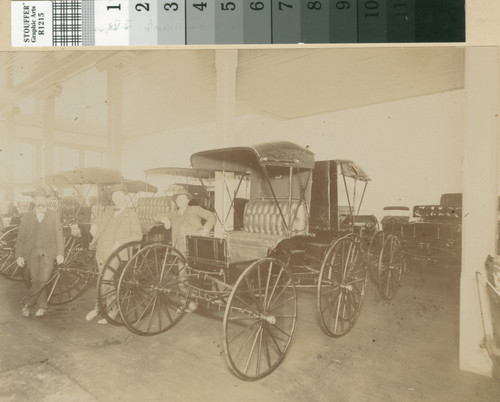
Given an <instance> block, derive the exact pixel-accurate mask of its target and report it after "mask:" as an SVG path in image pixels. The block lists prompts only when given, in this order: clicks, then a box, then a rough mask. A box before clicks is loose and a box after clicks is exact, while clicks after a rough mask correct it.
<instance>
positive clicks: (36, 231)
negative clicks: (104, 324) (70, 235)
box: [16, 188, 64, 317]
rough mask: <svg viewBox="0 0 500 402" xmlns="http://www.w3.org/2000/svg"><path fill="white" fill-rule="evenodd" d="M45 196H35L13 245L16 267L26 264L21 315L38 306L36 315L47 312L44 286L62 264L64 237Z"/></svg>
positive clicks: (41, 194) (40, 194)
mask: <svg viewBox="0 0 500 402" xmlns="http://www.w3.org/2000/svg"><path fill="white" fill-rule="evenodd" d="M46 203H47V195H46V193H45V191H44V189H43V188H42V189H39V190H37V192H36V194H35V208H34V209H33V210H32V211H30V212H28V213H26V214H25V215H24V216H23V218H22V220H21V225H20V227H19V232H18V234H17V242H16V259H17V264H18V265H20V266H21V267H23V266H24V265H25V264H28V269H29V272H30V275H31V288H30V289H29V290H28V292H27V294H26V296H25V297H24V299H23V309H22V314H23V316H25V317H28V316H29V315H30V307H35V306H36V305H38V310H37V311H36V313H35V316H37V317H41V316H44V315H45V314H46V313H47V307H48V306H47V292H46V289H45V285H46V283H47V281H48V280H49V279H50V275H51V274H52V271H53V269H54V259H55V260H56V261H57V264H62V263H63V261H64V237H63V230H62V225H61V221H60V219H59V215H58V214H57V213H56V212H54V211H50V210H48V209H47V208H46Z"/></svg>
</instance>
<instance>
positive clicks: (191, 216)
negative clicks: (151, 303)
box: [157, 184, 215, 312]
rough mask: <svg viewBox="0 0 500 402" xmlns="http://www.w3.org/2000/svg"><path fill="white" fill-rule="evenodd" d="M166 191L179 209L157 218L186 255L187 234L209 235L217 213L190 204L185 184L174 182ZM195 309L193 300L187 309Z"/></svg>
mask: <svg viewBox="0 0 500 402" xmlns="http://www.w3.org/2000/svg"><path fill="white" fill-rule="evenodd" d="M166 193H167V196H171V197H173V198H174V201H175V204H176V206H177V209H176V210H175V211H173V212H171V213H169V214H168V215H166V216H163V217H158V218H157V220H158V221H159V222H161V223H163V225H164V226H165V229H167V230H168V229H170V228H171V229H172V245H173V246H174V247H175V248H176V249H177V250H179V251H180V252H181V253H182V255H184V256H186V251H187V250H186V249H187V247H186V236H187V235H201V236H206V235H208V234H209V233H210V231H211V230H212V229H213V227H214V225H215V214H214V213H213V212H210V211H208V210H206V209H204V208H202V207H199V206H192V205H189V201H190V200H191V194H190V193H189V192H188V191H187V189H186V188H185V187H184V186H181V185H178V184H174V185H173V186H171V187H170V188H169V189H167V191H166ZM203 222H204V223H203ZM181 274H182V273H181ZM195 309H196V303H195V302H191V303H190V305H189V306H188V308H187V309H186V311H187V312H192V311H194V310H195Z"/></svg>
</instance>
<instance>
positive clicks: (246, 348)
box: [223, 258, 297, 381]
mask: <svg viewBox="0 0 500 402" xmlns="http://www.w3.org/2000/svg"><path fill="white" fill-rule="evenodd" d="M296 322H297V294H296V290H295V285H294V281H293V277H292V274H291V273H290V271H289V270H288V268H287V267H286V266H285V264H284V263H283V262H282V261H280V260H277V259H274V258H264V259H261V260H258V261H256V262H254V263H253V264H252V265H250V266H249V267H248V268H247V269H246V270H245V271H244V272H243V274H241V276H240V277H239V278H238V280H237V281H236V283H235V285H234V287H233V290H232V291H231V294H230V296H229V299H228V302H227V305H226V311H225V313H224V322H223V328H224V352H225V355H226V361H227V363H228V365H229V368H230V369H231V370H232V371H233V372H234V374H236V376H238V377H239V378H241V379H243V380H247V381H254V380H258V379H259V378H262V377H265V376H266V375H268V374H270V373H271V372H272V371H273V370H274V369H275V368H276V367H278V366H279V364H280V363H281V362H282V360H283V358H284V357H285V354H286V351H287V349H288V347H289V346H290V342H291V340H292V336H293V334H294V332H295V325H296Z"/></svg>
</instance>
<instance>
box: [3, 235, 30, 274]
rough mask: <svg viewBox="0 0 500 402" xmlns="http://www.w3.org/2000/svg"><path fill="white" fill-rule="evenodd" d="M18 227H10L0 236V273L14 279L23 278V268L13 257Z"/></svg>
mask: <svg viewBox="0 0 500 402" xmlns="http://www.w3.org/2000/svg"><path fill="white" fill-rule="evenodd" d="M18 229H19V228H18V227H14V228H11V229H9V230H7V231H6V232H4V233H2V235H1V236H0V273H1V274H2V275H4V276H5V277H7V278H9V279H12V280H14V281H22V280H25V277H24V275H23V268H21V267H20V266H19V265H17V262H16V257H15V247H16V239H17V232H18Z"/></svg>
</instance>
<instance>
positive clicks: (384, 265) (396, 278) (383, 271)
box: [378, 235, 404, 300]
mask: <svg viewBox="0 0 500 402" xmlns="http://www.w3.org/2000/svg"><path fill="white" fill-rule="evenodd" d="M403 265H404V261H403V249H402V247H401V242H400V241H399V238H398V237H397V236H394V235H389V236H388V237H387V239H386V241H385V243H384V245H383V247H382V250H381V252H380V259H379V264H378V272H379V274H378V277H379V280H380V283H379V289H380V294H381V295H382V297H383V298H384V299H387V300H389V299H392V298H393V297H394V296H396V293H397V291H398V289H399V286H400V283H401V273H402V272H403Z"/></svg>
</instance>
